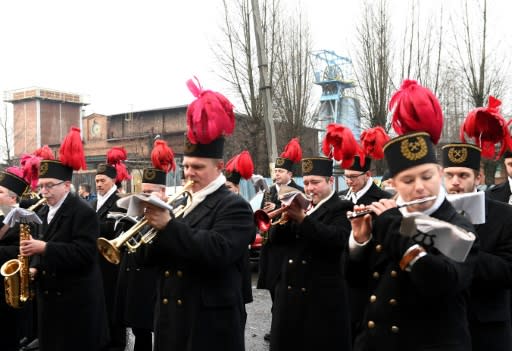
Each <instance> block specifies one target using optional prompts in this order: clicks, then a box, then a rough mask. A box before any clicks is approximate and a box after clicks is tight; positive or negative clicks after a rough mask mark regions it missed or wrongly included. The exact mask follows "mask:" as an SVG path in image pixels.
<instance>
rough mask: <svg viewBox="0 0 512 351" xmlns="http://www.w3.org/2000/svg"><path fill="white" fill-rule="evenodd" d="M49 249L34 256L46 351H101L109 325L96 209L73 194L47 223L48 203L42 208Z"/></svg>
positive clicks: (41, 339)
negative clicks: (98, 241) (97, 240)
mask: <svg viewBox="0 0 512 351" xmlns="http://www.w3.org/2000/svg"><path fill="white" fill-rule="evenodd" d="M38 215H39V217H40V218H41V219H42V220H43V224H42V225H39V226H38V232H39V237H40V238H41V240H43V241H46V251H45V253H44V254H42V255H36V256H33V260H32V262H31V266H33V267H36V268H37V270H38V273H37V280H36V287H37V289H36V290H37V312H38V325H39V345H40V350H41V351H50V350H51V351H68V350H83V351H96V350H100V349H101V348H102V347H103V346H104V345H105V344H106V341H107V338H108V325H107V316H106V309H105V299H104V297H103V294H102V293H101V292H102V291H103V284H102V279H101V273H100V269H99V253H98V249H97V248H96V239H97V238H98V234H99V222H98V218H97V216H96V212H95V211H94V210H93V209H92V208H91V206H89V204H87V203H86V202H85V201H84V200H82V199H80V198H79V197H78V196H77V195H75V194H72V193H69V194H68V195H67V197H66V199H65V200H64V202H63V204H62V205H61V206H60V208H59V209H58V211H57V212H56V214H55V216H54V218H53V219H52V221H51V223H50V224H47V221H46V218H47V215H48V206H44V207H42V208H41V209H40V210H39V212H38Z"/></svg>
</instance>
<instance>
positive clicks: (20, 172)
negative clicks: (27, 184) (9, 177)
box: [5, 166, 25, 179]
mask: <svg viewBox="0 0 512 351" xmlns="http://www.w3.org/2000/svg"><path fill="white" fill-rule="evenodd" d="M5 171H6V172H7V173H11V174H14V175H15V176H17V177H19V178H21V179H25V178H23V170H22V169H21V168H19V167H16V166H11V167H7V168H6V169H5Z"/></svg>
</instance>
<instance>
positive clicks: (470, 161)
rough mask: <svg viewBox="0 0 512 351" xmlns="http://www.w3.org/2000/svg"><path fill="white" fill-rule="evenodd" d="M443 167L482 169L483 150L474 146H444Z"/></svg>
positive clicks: (460, 144)
mask: <svg viewBox="0 0 512 351" xmlns="http://www.w3.org/2000/svg"><path fill="white" fill-rule="evenodd" d="M442 150H443V167H467V168H471V169H475V170H479V169H480V157H481V152H482V149H480V148H479V147H478V146H476V145H473V144H467V143H452V144H447V145H445V146H443V148H442Z"/></svg>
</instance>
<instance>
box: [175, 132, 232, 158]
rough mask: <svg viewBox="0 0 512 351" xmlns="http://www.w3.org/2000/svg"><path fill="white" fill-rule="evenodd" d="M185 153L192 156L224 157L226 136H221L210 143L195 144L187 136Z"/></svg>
mask: <svg viewBox="0 0 512 351" xmlns="http://www.w3.org/2000/svg"><path fill="white" fill-rule="evenodd" d="M184 155H185V156H190V157H204V158H216V159H221V158H223V157H224V137H222V136H221V137H219V138H217V139H215V140H213V141H212V142H211V143H209V144H201V143H196V144H193V143H191V142H190V141H189V139H188V138H187V137H185V149H184Z"/></svg>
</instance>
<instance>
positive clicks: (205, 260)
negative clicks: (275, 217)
mask: <svg viewBox="0 0 512 351" xmlns="http://www.w3.org/2000/svg"><path fill="white" fill-rule="evenodd" d="M187 83H188V86H189V89H190V90H191V91H192V92H193V94H194V96H196V97H197V99H196V100H195V101H194V102H192V103H191V104H190V105H189V106H188V109H187V121H188V133H187V144H186V145H185V153H184V158H183V168H184V172H185V177H186V178H187V180H191V181H193V185H192V187H191V192H192V202H191V205H190V206H189V207H188V208H187V210H186V211H185V212H184V216H183V217H180V218H175V219H171V214H170V213H169V211H168V210H167V209H161V208H159V207H156V206H153V205H150V204H149V203H148V204H147V207H146V212H145V217H146V219H147V220H148V222H149V224H150V225H151V226H152V227H153V228H155V229H157V230H158V234H157V235H156V236H155V238H154V239H153V242H152V243H151V244H150V245H146V246H145V248H146V249H147V250H146V252H145V254H146V255H145V260H146V263H147V264H154V265H156V266H157V267H158V272H159V275H158V285H157V286H158V292H157V294H158V298H157V302H156V309H155V351H163V350H177V351H179V350H188V351H196V350H197V351H199V350H201V351H202V350H222V351H230V350H237V351H239V350H244V324H245V319H246V311H245V304H244V299H243V292H242V288H241V287H242V279H243V273H242V272H241V271H240V269H239V267H240V264H241V260H243V257H244V253H245V251H246V250H247V247H248V245H249V244H250V243H251V242H252V241H253V240H254V237H255V228H254V223H253V214H252V210H251V207H250V206H249V204H248V203H247V201H245V200H243V199H242V198H241V197H239V196H237V195H235V194H233V193H231V192H230V191H229V190H228V189H227V188H226V186H225V181H226V178H225V177H224V175H223V174H222V169H223V166H224V162H223V161H222V156H223V144H224V137H223V134H231V133H232V131H233V128H234V113H233V106H232V104H231V103H230V102H229V101H228V100H227V99H226V98H225V97H224V96H222V95H221V94H219V93H216V92H213V91H210V90H202V89H201V88H200V87H197V86H196V85H195V84H194V83H193V82H192V81H191V80H190V81H188V82H187Z"/></svg>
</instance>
